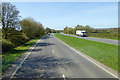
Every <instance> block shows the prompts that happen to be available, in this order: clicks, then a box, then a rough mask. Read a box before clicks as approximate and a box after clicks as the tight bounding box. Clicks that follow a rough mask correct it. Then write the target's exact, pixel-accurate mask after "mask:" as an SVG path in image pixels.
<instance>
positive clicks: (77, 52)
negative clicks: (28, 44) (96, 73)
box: [54, 36, 118, 78]
mask: <svg viewBox="0 0 120 80" xmlns="http://www.w3.org/2000/svg"><path fill="white" fill-rule="evenodd" d="M54 37H55V36H54ZM55 38H56V37H55ZM56 39H57V40H58V41H60V42H61V43H63V44H64V45H66V46H67V47H69V48H70V49H72V50H73V51H75V52H76V53H78V54H79V55H81V56H82V57H84V58H85V59H87V60H88V61H90V62H92V63H93V64H95V65H96V66H98V67H99V68H101V69H102V70H104V71H106V72H107V73H109V74H110V75H112V76H114V77H115V78H118V76H116V75H114V74H113V73H111V72H109V71H108V70H106V69H104V68H103V67H101V66H100V65H98V64H97V63H95V62H94V61H92V60H90V59H88V58H87V57H86V56H85V55H82V54H80V53H79V52H78V51H76V50H75V49H74V48H72V47H70V46H69V45H67V44H66V43H64V42H63V41H61V40H60V39H58V38H56Z"/></svg>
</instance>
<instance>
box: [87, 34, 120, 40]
mask: <svg viewBox="0 0 120 80" xmlns="http://www.w3.org/2000/svg"><path fill="white" fill-rule="evenodd" d="M118 35H120V34H118V33H88V36H91V37H96V38H104V39H113V40H120V39H119V37H118Z"/></svg>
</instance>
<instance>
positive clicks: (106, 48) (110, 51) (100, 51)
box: [55, 34, 118, 71]
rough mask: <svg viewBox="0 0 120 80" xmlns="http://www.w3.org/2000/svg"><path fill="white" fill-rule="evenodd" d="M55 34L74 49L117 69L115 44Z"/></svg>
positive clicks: (116, 47)
mask: <svg viewBox="0 0 120 80" xmlns="http://www.w3.org/2000/svg"><path fill="white" fill-rule="evenodd" d="M55 36H56V37H57V38H59V39H60V40H62V41H64V42H65V43H67V44H68V45H69V46H71V47H73V48H75V49H76V50H79V51H81V52H83V53H85V54H87V55H88V56H90V57H92V58H94V59H96V60H98V61H100V62H101V63H103V64H105V65H107V66H109V67H111V68H113V69H115V70H116V71H118V46H117V45H112V44H106V43H101V42H95V41H91V40H86V39H80V38H76V37H72V36H66V35H62V34H55Z"/></svg>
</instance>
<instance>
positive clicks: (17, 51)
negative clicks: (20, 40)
mask: <svg viewBox="0 0 120 80" xmlns="http://www.w3.org/2000/svg"><path fill="white" fill-rule="evenodd" d="M41 37H42V36H41ZM39 39H40V37H39V38H36V39H32V40H30V41H28V42H27V43H26V44H25V45H23V46H19V47H16V48H14V49H13V50H11V51H10V52H8V53H6V54H4V55H2V72H4V71H5V70H6V69H7V68H8V67H9V65H10V64H11V63H12V62H14V61H15V60H16V59H17V58H18V57H19V56H21V54H22V53H24V52H25V51H26V50H27V49H29V47H31V46H32V45H33V44H34V43H35V42H36V41H37V40H39Z"/></svg>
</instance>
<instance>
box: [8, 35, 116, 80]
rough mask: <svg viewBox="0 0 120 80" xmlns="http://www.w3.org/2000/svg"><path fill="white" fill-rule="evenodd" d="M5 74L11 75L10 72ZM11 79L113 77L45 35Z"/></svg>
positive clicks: (53, 37)
mask: <svg viewBox="0 0 120 80" xmlns="http://www.w3.org/2000/svg"><path fill="white" fill-rule="evenodd" d="M7 73H9V75H10V74H11V75H12V74H13V73H12V72H10V70H9V71H8V72H7ZM6 77H7V76H6ZM12 78H13V79H14V78H22V79H27V78H35V79H36V78H39V79H41V78H45V79H46V80H48V78H61V80H68V78H88V80H90V79H89V78H93V79H91V80H96V79H94V78H114V76H112V75H111V74H109V73H107V72H106V71H104V70H102V69H101V68H99V67H98V66H96V65H94V64H93V63H91V62H90V61H88V60H87V59H85V58H84V57H82V56H80V55H79V54H77V53H76V52H75V51H73V50H72V49H70V48H69V47H67V46H66V45H64V44H63V43H61V42H60V41H59V40H58V39H56V38H55V36H54V35H47V36H44V37H43V38H42V39H41V40H40V42H38V44H37V45H36V47H35V48H34V49H33V50H32V51H31V52H30V55H29V56H28V57H27V58H26V59H25V61H24V62H23V63H22V64H21V66H20V67H19V68H18V70H17V71H16V72H14V75H13V77H12ZM78 80H80V79H78ZM99 80H100V79H99ZM103 80H107V79H103ZM112 80H113V79H112Z"/></svg>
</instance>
